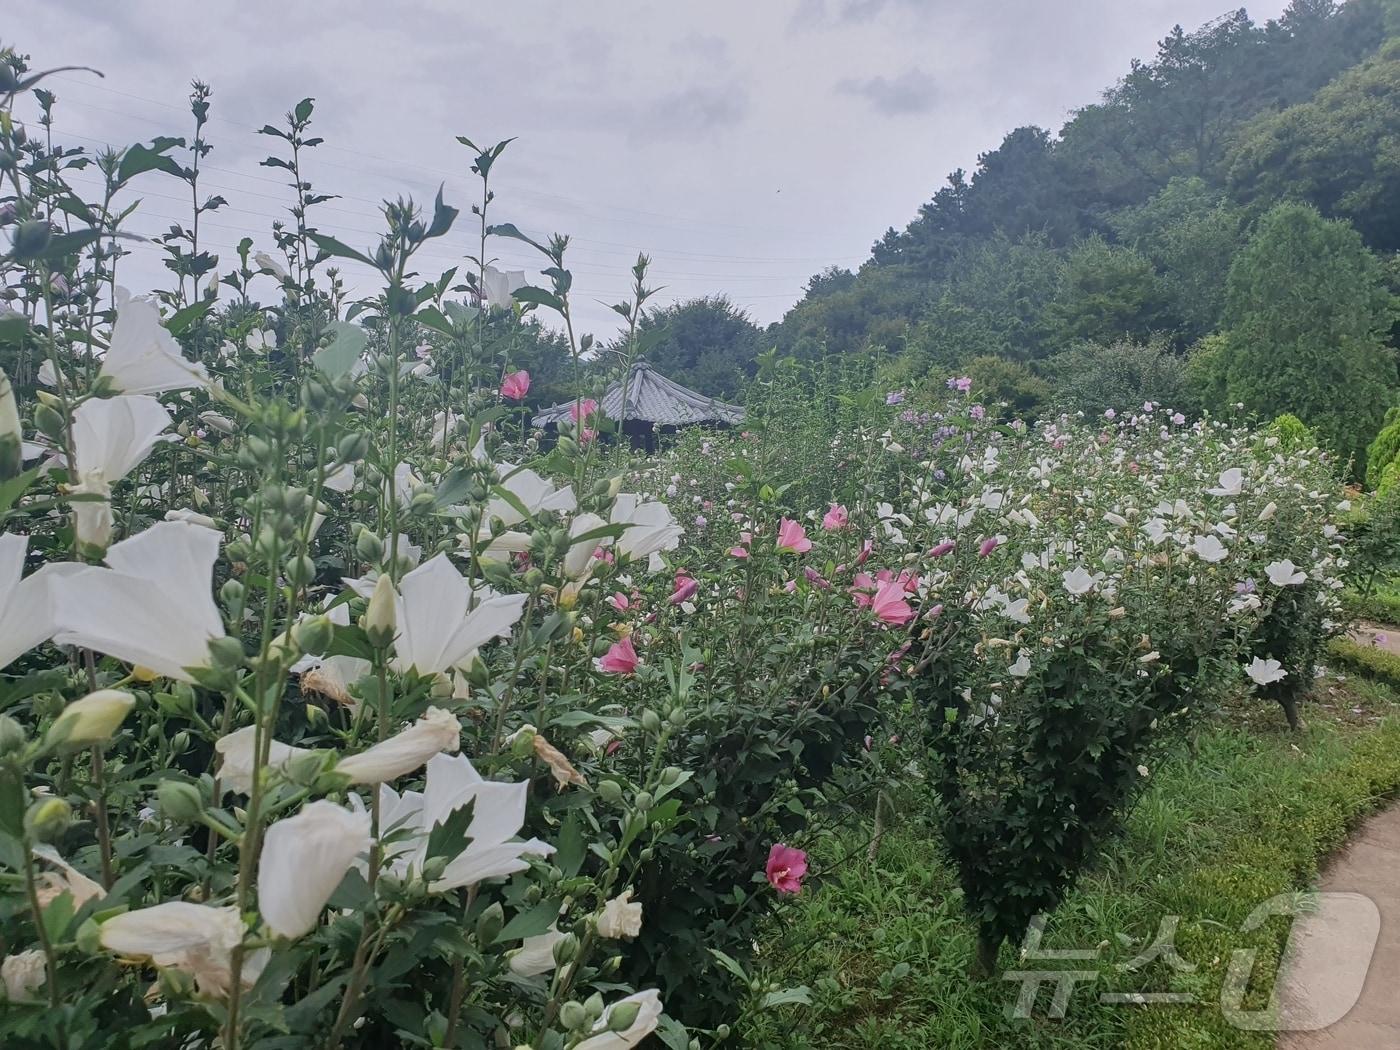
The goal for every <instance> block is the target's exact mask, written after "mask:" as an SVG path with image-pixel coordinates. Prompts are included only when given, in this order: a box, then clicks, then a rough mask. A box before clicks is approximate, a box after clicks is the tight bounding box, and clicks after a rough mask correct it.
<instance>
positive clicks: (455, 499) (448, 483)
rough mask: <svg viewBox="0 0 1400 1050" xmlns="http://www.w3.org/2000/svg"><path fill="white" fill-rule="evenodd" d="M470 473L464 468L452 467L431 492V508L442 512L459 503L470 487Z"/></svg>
mask: <svg viewBox="0 0 1400 1050" xmlns="http://www.w3.org/2000/svg"><path fill="white" fill-rule="evenodd" d="M471 479H472V472H471V471H470V470H467V469H466V468H465V467H453V468H452V469H451V470H449V471H448V472H447V473H446V474H444V475H443V476H442V480H441V481H439V482H438V487H437V489H436V490H435V491H434V492H433V507H434V508H435V509H437V510H443V509H445V508H447V507H451V506H454V505H456V504H458V503H461V502H462V500H463V499H464V498H465V497H466V495H467V489H468V488H470V487H471Z"/></svg>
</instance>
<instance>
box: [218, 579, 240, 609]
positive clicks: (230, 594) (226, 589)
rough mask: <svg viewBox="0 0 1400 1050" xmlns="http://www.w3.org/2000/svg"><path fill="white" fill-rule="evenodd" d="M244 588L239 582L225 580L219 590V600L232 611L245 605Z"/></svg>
mask: <svg viewBox="0 0 1400 1050" xmlns="http://www.w3.org/2000/svg"><path fill="white" fill-rule="evenodd" d="M243 594H244V587H243V584H241V583H239V582H238V581H237V580H225V581H224V585H223V586H222V587H220V588H219V600H220V601H222V602H223V603H224V605H226V606H228V607H229V608H230V609H232V608H236V607H238V606H240V605H242V604H243Z"/></svg>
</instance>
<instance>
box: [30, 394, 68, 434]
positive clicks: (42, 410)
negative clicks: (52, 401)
mask: <svg viewBox="0 0 1400 1050" xmlns="http://www.w3.org/2000/svg"><path fill="white" fill-rule="evenodd" d="M34 426H35V427H37V428H38V430H39V433H41V434H43V435H44V437H46V438H48V439H49V440H50V441H60V442H61V441H62V440H63V416H62V415H60V414H59V413H58V412H57V411H56V410H55V409H53V408H51V407H49V406H48V405H46V404H43V403H40V404H38V405H36V406H35V407H34Z"/></svg>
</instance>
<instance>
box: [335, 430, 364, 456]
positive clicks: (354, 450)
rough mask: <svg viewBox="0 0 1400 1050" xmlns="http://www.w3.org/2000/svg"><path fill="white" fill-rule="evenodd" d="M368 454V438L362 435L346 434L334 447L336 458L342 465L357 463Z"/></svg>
mask: <svg viewBox="0 0 1400 1050" xmlns="http://www.w3.org/2000/svg"><path fill="white" fill-rule="evenodd" d="M367 452H369V438H368V437H366V436H365V435H364V434H359V433H354V434H346V435H345V436H344V437H342V438H341V439H340V442H339V444H337V445H336V447H335V454H336V457H337V458H338V459H339V460H340V462H342V463H357V462H359V461H360V460H362V459H364V458H365V454H366V453H367Z"/></svg>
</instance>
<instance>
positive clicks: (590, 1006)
mask: <svg viewBox="0 0 1400 1050" xmlns="http://www.w3.org/2000/svg"><path fill="white" fill-rule="evenodd" d="M583 1009H584V1010H585V1011H586V1012H587V1014H588V1023H589V1024H592V1023H593V1022H594V1021H596V1020H598V1018H600V1017H602V1016H603V1011H604V1010H605V1009H606V1007H605V1006H604V1005H603V996H602V993H601V992H594V993H593V994H592V995H590V996H589V997H588V998H587V999H585V1000H584V1001H583Z"/></svg>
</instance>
